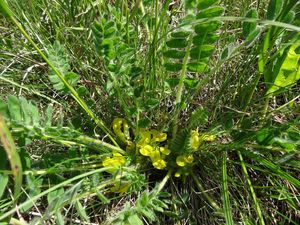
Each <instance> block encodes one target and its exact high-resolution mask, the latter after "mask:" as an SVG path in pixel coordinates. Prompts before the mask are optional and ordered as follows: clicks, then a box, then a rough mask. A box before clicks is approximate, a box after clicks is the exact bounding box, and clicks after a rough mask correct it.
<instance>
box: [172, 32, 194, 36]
mask: <svg viewBox="0 0 300 225" xmlns="http://www.w3.org/2000/svg"><path fill="white" fill-rule="evenodd" d="M190 34H191V32H190V31H176V32H172V33H171V37H173V38H185V37H188V36H189V35H190Z"/></svg>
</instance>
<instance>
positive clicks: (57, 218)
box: [55, 210, 65, 225]
mask: <svg viewBox="0 0 300 225" xmlns="http://www.w3.org/2000/svg"><path fill="white" fill-rule="evenodd" d="M55 222H56V223H57V224H58V225H65V219H64V216H63V215H62V214H61V212H60V211H59V210H58V211H56V212H55Z"/></svg>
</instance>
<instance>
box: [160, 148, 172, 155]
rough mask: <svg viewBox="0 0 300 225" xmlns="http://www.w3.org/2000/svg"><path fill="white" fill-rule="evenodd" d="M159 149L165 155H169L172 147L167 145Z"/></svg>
mask: <svg viewBox="0 0 300 225" xmlns="http://www.w3.org/2000/svg"><path fill="white" fill-rule="evenodd" d="M159 151H160V152H161V153H162V154H164V155H169V154H170V153H171V151H170V149H168V148H166V147H159Z"/></svg>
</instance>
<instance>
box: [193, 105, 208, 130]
mask: <svg viewBox="0 0 300 225" xmlns="http://www.w3.org/2000/svg"><path fill="white" fill-rule="evenodd" d="M207 121H208V111H207V109H205V108H203V107H199V108H198V109H196V110H195V111H194V112H193V113H192V115H191V117H190V120H189V128H190V129H195V128H196V127H198V126H200V125H205V124H206V123H207Z"/></svg>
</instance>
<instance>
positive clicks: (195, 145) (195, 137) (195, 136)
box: [190, 130, 200, 150]
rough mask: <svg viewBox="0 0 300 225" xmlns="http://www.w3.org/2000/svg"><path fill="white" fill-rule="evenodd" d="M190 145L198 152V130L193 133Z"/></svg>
mask: <svg viewBox="0 0 300 225" xmlns="http://www.w3.org/2000/svg"><path fill="white" fill-rule="evenodd" d="M190 144H191V146H192V148H193V149H194V150H197V149H198V148H199V146H200V138H199V133H198V131H196V130H193V131H192V132H191V138H190Z"/></svg>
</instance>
